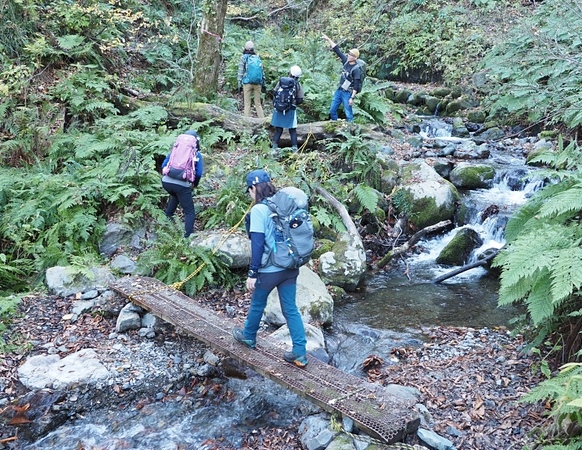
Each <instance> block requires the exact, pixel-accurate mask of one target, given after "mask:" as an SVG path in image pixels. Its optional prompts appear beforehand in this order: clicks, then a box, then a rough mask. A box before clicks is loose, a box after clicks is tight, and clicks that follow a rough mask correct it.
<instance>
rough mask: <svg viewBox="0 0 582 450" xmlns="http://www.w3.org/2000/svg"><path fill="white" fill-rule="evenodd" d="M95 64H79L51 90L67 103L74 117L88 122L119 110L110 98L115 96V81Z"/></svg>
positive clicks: (56, 96) (57, 97) (55, 95)
mask: <svg viewBox="0 0 582 450" xmlns="http://www.w3.org/2000/svg"><path fill="white" fill-rule="evenodd" d="M114 78H115V77H114V76H111V75H109V74H107V73H105V72H104V71H100V70H98V68H97V67H96V66H94V65H88V66H80V65H79V66H77V70H76V71H75V72H73V73H70V74H69V75H68V76H67V77H66V78H64V79H63V80H61V82H60V83H58V84H57V85H56V86H55V87H54V88H53V89H52V91H51V93H52V95H53V96H54V97H55V98H56V99H58V100H59V101H61V102H64V103H65V104H66V105H67V109H68V110H69V112H70V114H71V115H72V116H73V118H74V119H76V120H80V121H82V122H86V123H92V122H93V120H95V119H96V118H99V117H103V116H105V115H114V114H116V113H117V112H118V111H117V109H116V108H115V106H114V105H113V103H112V102H111V101H109V100H108V98H111V97H112V96H113V94H112V89H111V88H112V86H111V85H110V83H112V82H113V81H114Z"/></svg>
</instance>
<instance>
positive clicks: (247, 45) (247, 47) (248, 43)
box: [245, 41, 255, 50]
mask: <svg viewBox="0 0 582 450" xmlns="http://www.w3.org/2000/svg"><path fill="white" fill-rule="evenodd" d="M254 48H255V44H253V41H246V42H245V50H253V49H254Z"/></svg>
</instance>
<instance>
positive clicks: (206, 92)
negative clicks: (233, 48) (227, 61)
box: [192, 0, 228, 98]
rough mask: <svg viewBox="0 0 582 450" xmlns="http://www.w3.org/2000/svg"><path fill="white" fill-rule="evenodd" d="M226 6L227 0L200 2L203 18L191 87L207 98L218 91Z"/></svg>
mask: <svg viewBox="0 0 582 450" xmlns="http://www.w3.org/2000/svg"><path fill="white" fill-rule="evenodd" d="M227 4H228V1H227V0H205V1H204V2H202V13H203V18H202V22H201V24H200V35H199V37H198V51H197V54H196V68H195V69H194V79H193V81H192V87H193V89H194V92H196V93H197V94H198V95H200V96H203V97H207V98H208V97H213V96H214V94H215V93H216V91H217V90H218V75H219V73H220V64H221V62H222V58H221V57H220V55H221V47H222V36H223V34H224V18H225V16H226V7H227Z"/></svg>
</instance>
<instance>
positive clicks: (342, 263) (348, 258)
mask: <svg viewBox="0 0 582 450" xmlns="http://www.w3.org/2000/svg"><path fill="white" fill-rule="evenodd" d="M366 268H367V267H366V252H365V249H364V244H363V243H362V240H361V238H360V236H352V235H351V234H350V233H347V232H346V233H340V234H339V235H338V236H337V238H336V240H335V242H334V244H333V247H332V250H331V251H329V252H326V253H324V254H322V255H321V256H320V257H319V274H320V275H321V278H322V280H323V281H324V283H325V284H328V285H332V286H339V287H341V288H343V289H345V290H346V291H348V292H351V291H354V290H355V289H356V287H357V286H358V284H360V282H361V281H362V278H363V276H364V275H365V273H366Z"/></svg>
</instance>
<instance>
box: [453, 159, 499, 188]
mask: <svg viewBox="0 0 582 450" xmlns="http://www.w3.org/2000/svg"><path fill="white" fill-rule="evenodd" d="M494 178H495V169H494V168H493V167H491V166H489V165H487V164H470V163H465V162H463V163H459V164H457V165H456V166H455V168H454V169H453V170H451V174H450V175H449V179H450V180H451V183H453V184H454V185H455V186H456V187H457V188H460V189H481V188H487V187H490V186H491V184H492V183H493V179H494Z"/></svg>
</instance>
